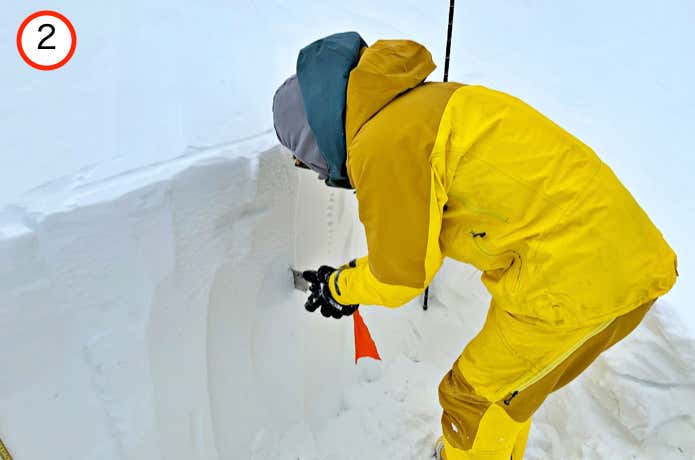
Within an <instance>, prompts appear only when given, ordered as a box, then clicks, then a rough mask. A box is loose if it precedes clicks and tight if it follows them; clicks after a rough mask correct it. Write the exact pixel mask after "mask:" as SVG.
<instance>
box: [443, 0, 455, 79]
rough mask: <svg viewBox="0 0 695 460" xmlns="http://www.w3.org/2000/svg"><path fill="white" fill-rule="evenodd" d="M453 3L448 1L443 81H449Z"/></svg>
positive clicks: (452, 0)
mask: <svg viewBox="0 0 695 460" xmlns="http://www.w3.org/2000/svg"><path fill="white" fill-rule="evenodd" d="M454 2H455V0H450V1H449V26H448V28H447V31H446V57H445V58H444V81H445V82H447V81H449V56H450V55H451V30H452V29H453V28H454Z"/></svg>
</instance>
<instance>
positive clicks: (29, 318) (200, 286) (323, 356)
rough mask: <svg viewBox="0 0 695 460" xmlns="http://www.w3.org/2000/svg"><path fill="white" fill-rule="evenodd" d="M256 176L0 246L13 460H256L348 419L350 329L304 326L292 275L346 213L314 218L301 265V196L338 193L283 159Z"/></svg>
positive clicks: (244, 166)
mask: <svg viewBox="0 0 695 460" xmlns="http://www.w3.org/2000/svg"><path fill="white" fill-rule="evenodd" d="M257 161H258V163H257V165H256V164H255V160H249V159H244V158H240V159H233V160H229V159H215V160H209V161H206V162H204V163H200V164H196V165H195V166H193V167H190V168H188V169H186V170H184V171H183V172H181V173H179V174H177V175H175V176H174V177H172V178H170V179H168V180H163V181H160V182H158V183H154V184H151V185H149V186H146V187H143V188H140V189H138V190H135V191H132V192H130V193H127V194H125V195H123V196H120V197H118V198H115V199H113V200H111V201H107V202H103V203H99V204H94V205H91V206H86V207H80V208H76V209H73V210H70V211H67V212H62V213H59V214H53V215H48V216H46V217H45V218H43V219H42V220H41V221H40V222H25V226H26V229H25V230H26V231H24V232H20V233H18V234H15V235H13V236H12V237H9V238H4V239H2V240H0V275H1V276H0V337H1V338H2V339H1V340H2V343H3V346H2V348H1V349H0V363H2V372H1V373H0V395H1V396H0V414H2V416H0V433H1V434H0V435H1V436H2V438H3V439H4V440H5V442H6V444H8V447H9V448H10V449H11V450H12V452H13V454H14V456H15V458H17V459H23V460H24V459H28V460H31V459H36V460H38V459H46V458H65V459H68V458H70V459H92V458H93V459H102V460H107V459H144V458H148V459H156V458H166V459H206V460H209V459H217V458H249V457H250V456H251V452H250V449H251V450H253V449H254V448H255V447H254V446H256V445H257V447H258V448H261V447H262V445H263V444H264V443H268V442H270V441H271V440H272V441H273V442H276V441H277V438H278V437H279V436H280V435H282V434H284V433H286V432H287V431H288V430H289V429H290V427H293V426H295V425H296V426H297V427H299V428H297V429H298V430H299V431H300V435H302V436H303V434H301V433H303V432H304V431H308V430H310V429H311V424H312V423H320V422H321V421H322V420H323V419H324V418H325V417H327V416H329V415H330V414H335V413H336V412H337V410H338V405H339V403H340V397H341V393H340V391H339V388H340V386H341V385H340V383H341V379H342V377H341V362H342V361H343V360H342V359H341V357H343V356H345V358H346V359H347V360H348V362H349V356H350V353H352V349H351V348H349V347H347V348H349V349H346V345H349V344H350V342H349V337H348V335H347V334H346V332H349V327H347V326H349V325H348V324H347V323H346V322H344V323H339V322H329V323H326V322H325V321H321V319H322V318H321V319H319V318H317V315H308V314H302V313H304V311H303V309H302V305H303V299H302V296H301V294H300V293H294V292H293V290H292V289H291V285H290V277H289V266H290V264H294V263H295V262H299V263H303V264H309V263H315V262H316V261H314V260H312V253H314V254H317V253H324V254H325V253H326V252H327V249H328V245H329V244H331V241H329V240H330V239H331V238H332V237H333V236H334V235H332V234H330V232H327V231H326V230H325V229H326V228H328V227H330V225H326V223H325V221H324V222H322V220H324V219H325V218H330V219H332V220H334V221H336V220H339V219H340V216H330V215H329V216H325V215H323V216H321V215H319V216H311V215H308V214H311V213H312V211H311V210H312V209H320V210H321V211H320V212H321V213H323V212H325V210H326V209H329V210H332V209H337V210H338V211H340V201H341V200H342V199H343V198H342V197H343V195H341V194H339V193H338V194H336V193H332V194H327V193H326V192H325V191H324V192H323V193H322V194H321V195H319V197H318V198H317V200H320V199H323V200H326V201H327V202H326V203H321V202H317V203H313V204H310V205H311V206H307V207H302V208H301V211H300V212H301V213H302V214H303V216H302V219H301V221H302V222H304V223H305V224H307V225H308V226H309V227H316V228H315V231H314V232H313V233H314V238H313V240H307V239H301V240H299V245H300V246H301V248H300V249H301V254H302V257H303V259H302V260H299V261H295V260H294V259H295V252H297V250H298V248H297V241H296V238H295V235H296V233H297V231H300V233H303V234H305V235H306V236H308V237H309V238H311V233H310V228H307V229H296V228H295V224H294V222H295V212H296V210H297V209H298V208H297V206H296V204H297V203H296V196H297V193H298V189H299V188H300V187H302V186H303V187H305V188H306V187H308V188H310V189H311V188H312V187H313V188H317V187H325V186H323V184H321V183H319V182H318V181H316V180H315V179H314V180H313V181H312V182H309V181H308V180H307V179H308V178H306V177H301V176H300V175H298V174H297V172H296V171H295V170H294V168H292V167H291V165H290V162H289V161H287V155H286V154H285V153H283V152H281V151H280V149H279V148H275V149H271V150H269V151H267V152H265V153H263V154H261V155H260V157H259V158H258V160H257ZM302 184H303V185H302ZM305 193H306V190H305ZM309 193H311V191H309ZM328 201H331V202H330V203H328ZM336 202H338V205H336ZM313 206H316V207H315V208H313ZM329 212H330V211H329ZM341 215H343V218H344V219H345V218H347V217H348V216H349V222H350V224H349V225H345V224H344V223H343V225H341V227H342V228H343V229H344V231H348V232H349V231H351V223H352V221H353V218H352V213H351V212H349V213H342V212H341ZM331 223H332V222H331ZM338 236H339V237H340V240H341V242H343V243H344V242H345V241H348V240H349V238H345V235H338ZM312 251H313V252H312ZM332 252H333V253H335V255H336V256H337V257H336V258H337V259H342V258H343V257H344V255H343V254H342V253H340V251H336V250H333V251H332ZM323 261H324V262H330V260H325V259H323ZM307 266H308V265H307ZM318 376H320V378H318ZM307 423H308V425H307ZM56 453H58V454H57V456H56Z"/></svg>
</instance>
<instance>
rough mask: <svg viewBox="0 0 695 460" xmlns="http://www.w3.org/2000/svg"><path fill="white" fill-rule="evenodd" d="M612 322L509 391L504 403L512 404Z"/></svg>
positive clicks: (601, 326) (599, 328)
mask: <svg viewBox="0 0 695 460" xmlns="http://www.w3.org/2000/svg"><path fill="white" fill-rule="evenodd" d="M612 322H613V320H609V321H606V322H605V323H602V324H601V325H600V326H598V327H597V328H596V329H594V330H593V331H591V333H590V334H588V335H587V336H586V337H584V338H583V339H582V340H580V341H579V342H577V343H575V344H574V345H573V346H572V347H570V348H569V349H568V350H567V351H565V352H564V353H563V354H561V355H560V356H558V357H557V358H556V359H554V360H553V361H552V362H551V363H550V364H549V365H547V366H546V367H544V368H543V370H542V371H541V372H539V373H538V374H535V375H534V376H533V377H531V378H530V379H529V380H527V381H526V382H524V383H522V384H521V385H519V386H518V387H517V389H516V390H514V391H512V392H511V393H509V394H508V395H507V397H506V398H504V400H503V402H504V404H505V405H506V406H508V405H510V404H511V402H512V399H514V398H515V397H516V396H517V395H518V394H519V393H521V392H522V391H524V390H526V389H527V388H529V387H530V386H532V385H534V384H536V383H538V382H539V381H541V380H542V379H543V378H545V377H546V376H547V375H548V374H550V373H551V372H552V371H554V370H555V369H556V368H557V367H558V366H559V365H560V364H562V363H563V362H564V361H565V360H566V359H567V358H569V357H570V356H571V355H572V354H573V353H574V352H575V351H577V350H578V349H579V348H580V347H581V346H582V345H584V344H585V343H586V342H588V341H589V340H590V339H591V338H593V337H595V336H597V335H598V334H600V333H601V332H603V331H604V330H605V329H606V328H607V327H608V326H610V325H611V323H612Z"/></svg>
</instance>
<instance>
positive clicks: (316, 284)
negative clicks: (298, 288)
mask: <svg viewBox="0 0 695 460" xmlns="http://www.w3.org/2000/svg"><path fill="white" fill-rule="evenodd" d="M334 271H335V268H333V267H329V266H327V265H322V266H321V267H319V269H318V270H317V271H314V270H307V271H305V272H304V273H302V276H303V277H304V279H305V280H307V281H308V282H309V290H310V291H311V294H310V295H309V299H308V300H307V301H306V303H305V304H304V308H306V309H307V311H311V312H313V311H316V310H317V309H318V308H320V309H321V314H322V315H323V316H325V317H326V318H330V317H333V318H335V319H340V318H341V317H343V316H350V315H352V314H353V313H355V310H357V307H359V305H343V304H341V303H338V301H336V300H335V299H334V298H333V295H332V294H331V290H330V289H329V288H328V280H329V279H330V277H331V274H332V273H333V272H334Z"/></svg>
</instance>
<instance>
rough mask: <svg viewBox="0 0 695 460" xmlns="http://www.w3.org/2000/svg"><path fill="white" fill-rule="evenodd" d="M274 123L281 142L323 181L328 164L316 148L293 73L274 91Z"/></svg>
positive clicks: (326, 173) (317, 147)
mask: <svg viewBox="0 0 695 460" xmlns="http://www.w3.org/2000/svg"><path fill="white" fill-rule="evenodd" d="M273 123H274V125H275V134H277V136H278V140H279V141H280V143H281V144H282V145H284V146H285V147H287V148H288V149H290V150H291V151H292V153H294V156H295V157H296V158H298V159H299V160H300V161H301V162H302V163H304V164H305V165H307V166H308V167H309V168H311V169H312V170H313V171H314V172H316V173H318V175H319V179H321V180H326V179H327V178H328V165H327V164H326V159H325V158H323V155H321V152H320V151H319V146H318V145H317V144H316V139H315V138H314V134H313V133H312V131H311V128H310V127H309V122H308V121H307V119H306V112H305V111H304V103H303V102H302V92H301V90H300V89H299V82H298V81H297V76H296V75H292V76H291V77H290V78H288V79H287V80H285V82H284V83H283V84H282V85H280V87H279V88H278V90H277V91H276V92H275V96H274V97H273Z"/></svg>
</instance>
